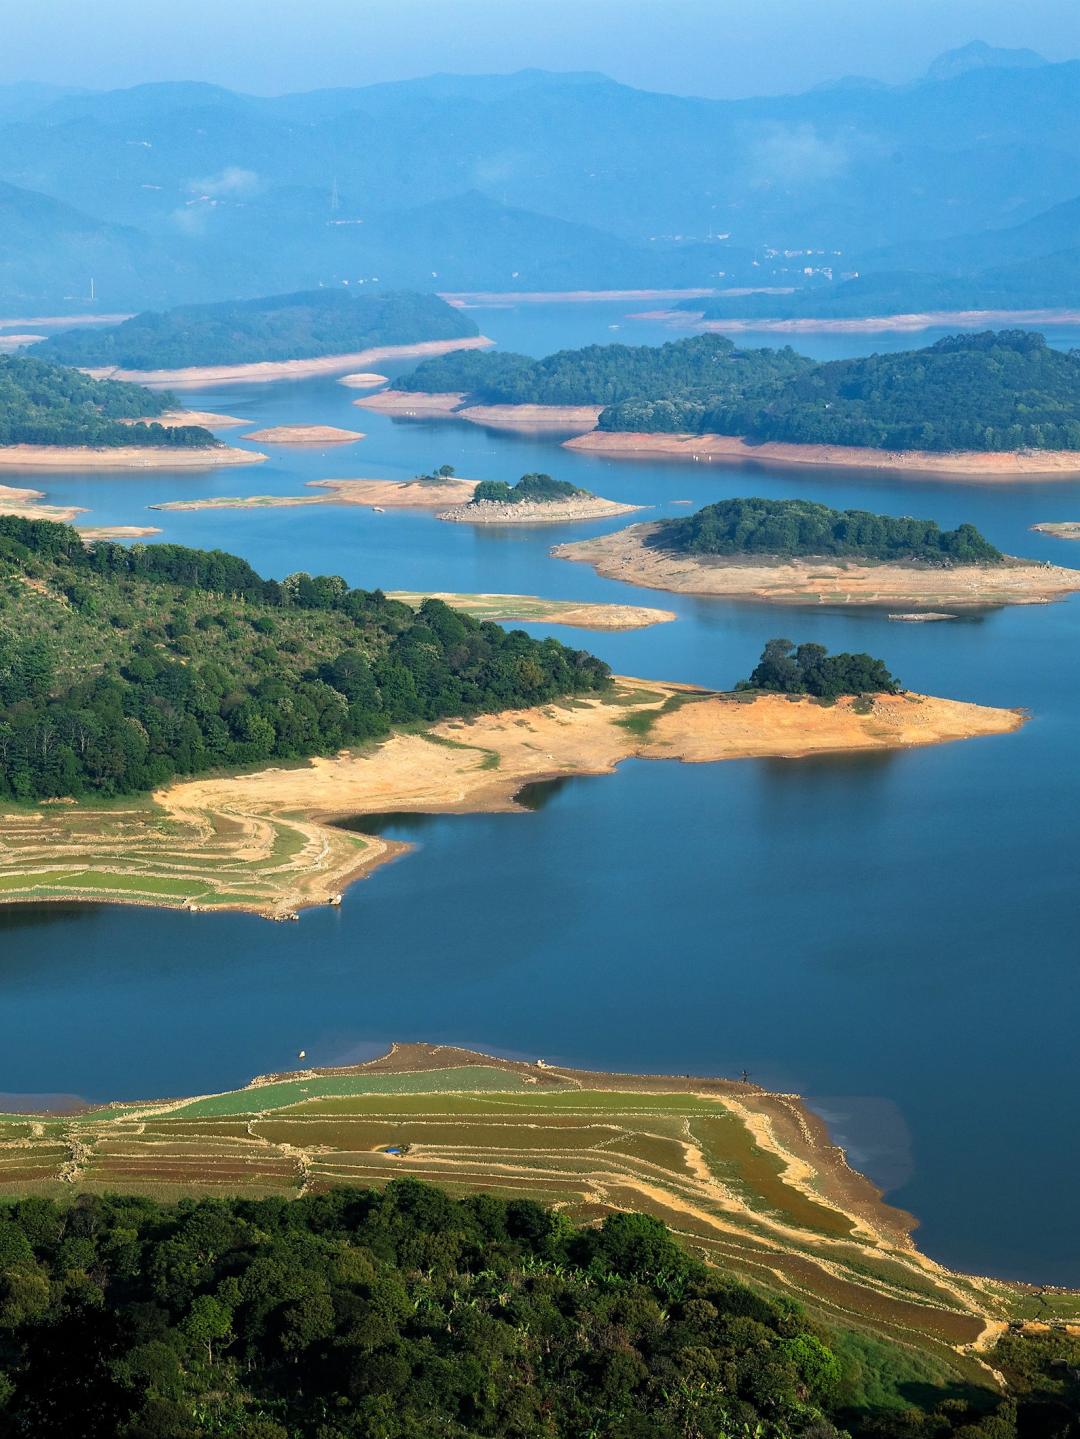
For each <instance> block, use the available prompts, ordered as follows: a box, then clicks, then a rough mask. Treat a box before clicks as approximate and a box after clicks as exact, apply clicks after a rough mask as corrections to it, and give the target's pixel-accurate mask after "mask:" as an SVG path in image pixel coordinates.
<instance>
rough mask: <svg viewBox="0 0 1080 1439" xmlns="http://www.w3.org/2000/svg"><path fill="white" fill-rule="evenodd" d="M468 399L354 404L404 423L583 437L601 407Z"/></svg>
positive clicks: (426, 397)
mask: <svg viewBox="0 0 1080 1439" xmlns="http://www.w3.org/2000/svg"><path fill="white" fill-rule="evenodd" d="M468 399H469V397H468V395H467V394H465V393H459V392H454V391H447V392H445V393H441V394H437V393H431V392H427V391H423V390H417V391H412V390H380V391H379V393H378V394H376V395H364V396H363V397H362V398H361V399H359V400H354V401H353V404H354V405H356V406H357V407H358V408H359V409H362V410H375V411H377V412H378V413H379V414H383V415H398V416H401V417H403V418H405V419H418V420H428V419H436V418H440V417H445V418H446V419H451V420H466V421H467V422H468V423H469V424H471V425H482V426H483V427H484V428H485V429H488V430H522V431H525V432H531V431H544V430H553V431H562V432H564V433H567V434H584V433H586V432H587V431H589V430H592V429H593V428H594V427H595V425H596V423H597V421H598V420H599V418H600V412H601V410H602V409H603V406H602V405H470V404H469V403H468Z"/></svg>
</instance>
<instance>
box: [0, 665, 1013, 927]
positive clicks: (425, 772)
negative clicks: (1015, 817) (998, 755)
mask: <svg viewBox="0 0 1080 1439" xmlns="http://www.w3.org/2000/svg"><path fill="white" fill-rule="evenodd" d="M1024 721H1025V716H1024V715H1023V714H1022V713H1020V712H1019V711H1017V710H1010V709H1000V708H992V707H987V706H982V705H976V704H969V703H965V702H963V701H957V700H947V699H940V698H936V697H933V696H925V695H916V694H904V695H899V696H878V697H875V698H874V699H873V700H872V701H871V703H870V706H869V708H868V709H867V710H866V711H865V712H862V711H860V710H856V709H855V708H854V705H853V702H852V701H851V700H850V699H841V700H839V701H837V703H836V704H834V705H828V706H825V705H817V704H814V703H812V702H811V701H809V700H808V699H807V700H798V701H792V700H791V699H790V698H789V697H787V696H782V695H756V696H746V695H741V696H740V695H734V694H724V693H716V692H712V691H707V690H702V689H700V688H698V687H696V686H693V685H683V684H676V683H674V682H670V681H663V682H661V681H652V680H634V679H628V678H626V677H621V676H620V677H616V679H615V683H614V685H613V688H612V689H611V690H610V691H609V692H607V693H605V694H604V695H603V696H600V697H596V696H590V697H588V698H582V697H578V698H576V699H574V700H573V701H572V702H570V701H561V702H560V701H554V702H552V703H550V704H546V705H541V706H537V707H535V708H532V709H524V710H520V709H519V710H507V711H503V712H501V713H498V714H490V715H483V716H480V717H478V718H476V719H473V720H469V721H464V720H446V721H442V722H440V723H438V724H435V725H433V726H431V727H430V729H429V730H428V731H426V732H425V733H402V732H396V733H394V734H392V735H391V736H390V737H388V738H387V739H386V740H384V741H382V742H380V743H379V744H378V745H376V746H375V747H373V748H371V749H367V750H361V751H356V752H350V751H343V752H342V753H341V754H339V755H337V756H335V757H333V758H325V757H323V758H313V759H310V760H307V761H304V762H302V763H300V764H297V765H294V766H292V767H289V768H282V767H280V766H270V767H267V768H265V769H262V770H259V771H256V772H252V773H246V774H238V775H232V776H223V777H213V776H208V777H203V778H197V779H188V780H180V781H177V782H175V783H173V784H171V785H169V786H168V787H166V788H165V789H163V790H159V791H157V792H156V793H155V794H154V795H153V800H154V805H155V806H156V808H155V809H153V810H148V809H147V808H145V807H143V808H137V809H135V810H126V811H123V810H122V811H120V813H122V814H123V815H124V816H126V817H125V818H124V819H123V820H122V821H120V824H121V828H123V829H124V831H125V841H124V851H125V853H128V854H130V855H132V856H133V859H132V862H131V864H130V865H129V867H128V869H127V871H125V869H124V866H123V862H122V861H121V860H118V858H117V840H116V835H115V833H114V832H113V831H112V829H110V828H109V826H106V827H105V828H106V830H108V832H107V833H103V832H102V824H101V821H102V819H103V818H104V817H105V816H106V815H111V818H112V819H113V820H114V821H115V820H116V816H117V812H115V811H106V810H103V809H100V808H97V807H94V808H84V807H80V806H78V805H73V806H70V807H67V806H55V807H48V808H44V809H43V808H41V807H36V808H35V809H34V810H33V811H30V812H27V811H22V812H19V813H14V814H12V813H8V814H6V815H0V836H2V838H3V840H4V848H3V850H0V879H3V880H6V881H7V882H6V883H5V884H4V885H3V887H2V889H0V903H9V904H10V903H27V902H30V903H50V902H56V901H58V900H68V901H70V900H80V899H83V900H85V899H97V900H99V901H106V902H110V903H141V904H153V905H156V906H160V907H165V908H179V909H188V910H194V911H207V910H208V911H211V912H214V913H219V912H223V911H226V910H238V911H242V912H246V913H254V914H261V915H264V916H266V917H268V918H276V919H292V918H295V917H296V915H297V914H298V913H299V911H300V910H302V909H306V908H311V907H313V906H319V905H325V904H337V903H340V900H341V896H342V894H343V892H344V891H345V890H346V889H347V888H348V886H349V885H350V884H352V883H353V882H354V881H355V880H357V879H359V878H361V877H366V876H367V875H369V874H371V873H373V872H374V871H375V870H376V869H377V868H378V867H379V866H380V865H381V864H384V863H386V862H387V861H388V860H390V859H392V858H396V857H397V856H398V855H401V854H404V853H406V852H407V851H408V850H409V849H411V848H412V846H411V845H407V844H402V843H400V842H397V841H388V840H383V839H381V838H379V837H377V836H375V835H370V834H362V835H361V834H359V833H357V832H354V831H352V830H347V829H344V828H341V827H340V822H341V821H342V820H349V819H355V818H357V817H359V816H363V815H379V814H385V813H402V812H406V811H409V812H413V813H417V814H472V813H518V814H522V813H525V812H524V811H523V810H522V808H521V806H520V805H519V804H518V803H517V799H516V796H517V795H518V794H519V793H520V791H521V790H522V788H523V787H524V786H526V785H528V784H532V783H536V782H538V781H542V780H551V779H561V778H567V777H573V776H579V775H600V774H610V773H612V772H613V771H614V770H615V769H616V768H617V767H618V766H619V764H621V763H622V762H623V761H624V760H626V759H631V758H637V759H674V760H681V761H683V762H685V763H690V764H698V763H714V762H719V761H722V760H731V759H764V758H775V759H780V758H785V759H798V758H802V757H803V756H806V755H822V754H837V753H856V752H865V751H868V750H878V751H880V750H905V749H909V748H912V747H919V746H923V745H932V744H940V743H947V742H950V741H953V740H959V739H971V738H975V737H978V736H985V735H1000V734H1006V733H1009V732H1010V731H1013V730H1016V729H1019V728H1020V727H1021V725H1022V724H1023V723H1024ZM163 821H166V822H167V823H165V824H164V825H163V823H162V822H163ZM283 853H284V854H285V855H286V856H287V858H284V859H282V858H281V855H282V854H283ZM65 874H66V875H69V876H70V877H71V878H70V880H68V882H66V883H65ZM23 877H25V879H26V883H25V884H19V883H17V881H18V880H19V879H21V878H23Z"/></svg>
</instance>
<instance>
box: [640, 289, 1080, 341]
mask: <svg viewBox="0 0 1080 1439" xmlns="http://www.w3.org/2000/svg"><path fill="white" fill-rule="evenodd" d="M693 298H694V296H689V295H688V296H687V299H693ZM627 319H629V320H654V321H655V320H666V321H668V322H670V323H673V324H683V325H687V326H688V327H691V328H693V329H695V330H700V331H702V332H703V333H706V334H708V333H713V334H726V333H728V332H729V331H733V332H735V331H737V332H738V333H740V334H742V333H745V332H746V331H750V332H761V333H766V334H767V333H770V332H772V333H775V334H782V335H799V334H805V335H812V334H835V335H857V334H870V335H876V334H887V333H890V332H895V333H901V334H906V333H909V332H916V331H919V330H936V329H944V328H952V329H961V330H967V329H971V330H977V329H980V328H981V327H982V326H984V325H1010V324H1011V325H1080V310H1073V309H1049V310H915V311H911V312H910V313H907V314H899V315H860V316H848V317H843V316H827V315H822V316H809V315H806V316H799V317H795V318H791V319H786V320H785V319H778V318H770V319H760V320H754V319H745V318H743V317H741V316H740V317H739V318H737V319H734V318H733V319H730V320H706V319H705V318H704V313H703V312H701V311H698V312H695V311H693V310H643V311H642V312H641V313H640V314H637V315H628V316H627Z"/></svg>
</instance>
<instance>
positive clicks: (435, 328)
mask: <svg viewBox="0 0 1080 1439" xmlns="http://www.w3.org/2000/svg"><path fill="white" fill-rule="evenodd" d="M476 333H477V329H476V326H475V325H474V324H473V322H472V321H471V320H470V319H468V317H467V316H465V315H464V314H462V312H461V311H460V310H458V309H455V308H454V306H453V305H448V304H447V303H446V301H445V300H441V299H439V297H438V295H422V294H419V293H417V292H415V291H413V290H387V291H385V292H384V293H382V294H370V295H358V296H355V297H354V296H353V295H350V294H349V293H348V292H346V291H345V290H304V291H301V292H299V293H297V294H294V295H270V296H267V297H266V298H263V299H258V300H229V301H225V302H223V303H220V304H211V305H181V306H178V307H177V308H176V309H173V310H164V311H157V310H147V311H145V312H144V313H142V314H140V315H134V316H132V318H131V319H130V320H124V321H123V322H122V323H121V324H119V325H115V326H111V327H109V326H104V325H101V326H97V325H96V326H94V327H93V328H92V329H91V328H84V329H74V330H64V331H62V332H61V333H59V334H56V335H52V336H50V338H49V339H47V340H43V341H42V342H41V343H40V344H39V345H36V346H35V347H34V350H35V353H38V354H40V355H41V356H42V357H43V358H47V359H50V360H57V361H60V362H61V363H63V364H67V365H118V366H119V367H120V368H121V369H131V370H154V369H173V368H178V367H181V366H189V365H237V364H244V363H248V362H255V361H259V360H306V359H315V358H318V357H319V356H321V355H347V354H350V353H352V352H353V351H359V350H365V349H367V348H369V347H370V346H373V345H411V344H415V343H416V342H417V341H420V340H456V339H462V338H466V337H469V336H472V335H475V334H476Z"/></svg>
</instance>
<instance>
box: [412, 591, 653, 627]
mask: <svg viewBox="0 0 1080 1439" xmlns="http://www.w3.org/2000/svg"><path fill="white" fill-rule="evenodd" d="M387 599H391V600H401V601H402V602H403V603H404V604H407V605H413V606H414V607H415V606H419V605H420V603H421V602H422V601H423V600H425V599H435V600H442V601H443V602H444V603H445V604H448V605H451V606H453V608H454V609H461V610H464V611H465V613H466V614H470V615H473V616H474V617H475V618H476V619H484V620H494V621H495V622H496V623H497V624H506V623H511V622H513V621H519V622H525V623H528V624H546V625H571V626H573V627H574V628H575V629H581V630H640V629H646V628H647V627H648V626H649V625H662V624H667V623H669V622H670V621H671V620H675V619H677V618H678V616H677V615H676V614H675V612H674V611H673V610H658V609H652V608H651V607H649V606H648V605H623V604H613V605H609V604H603V603H597V602H590V601H578V600H547V599H543V598H541V597H540V596H539V595H499V594H475V595H468V594H454V593H452V592H450V591H446V590H427V591H422V590H388V591H387Z"/></svg>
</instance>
